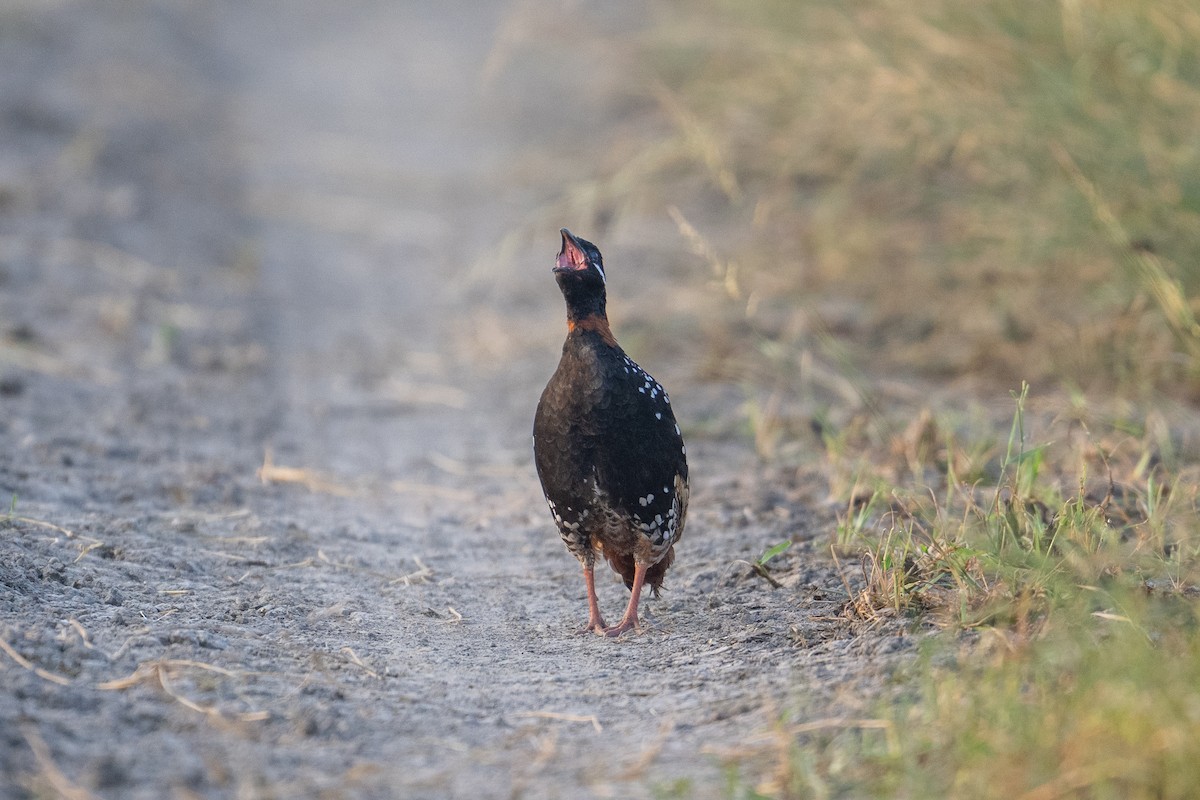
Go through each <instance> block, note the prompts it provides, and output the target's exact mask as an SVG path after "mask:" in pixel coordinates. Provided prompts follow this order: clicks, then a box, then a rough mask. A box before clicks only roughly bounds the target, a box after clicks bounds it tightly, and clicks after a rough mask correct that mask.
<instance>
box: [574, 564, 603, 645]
mask: <svg viewBox="0 0 1200 800" xmlns="http://www.w3.org/2000/svg"><path fill="white" fill-rule="evenodd" d="M583 582H584V583H585V584H586V585H587V596H588V621H587V627H586V628H584V629H583V630H581V631H580V633H587V632H589V631H595V632H596V633H604V631H605V630H606V627H607V626H605V624H604V617H602V616H600V603H599V602H598V601H597V600H596V576H595V575H594V574H593V571H592V565H591V564H584V565H583Z"/></svg>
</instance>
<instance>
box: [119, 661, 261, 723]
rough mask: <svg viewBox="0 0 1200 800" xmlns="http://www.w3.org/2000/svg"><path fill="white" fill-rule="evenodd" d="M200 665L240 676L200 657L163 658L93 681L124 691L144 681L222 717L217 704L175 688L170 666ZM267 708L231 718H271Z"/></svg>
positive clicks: (197, 709)
mask: <svg viewBox="0 0 1200 800" xmlns="http://www.w3.org/2000/svg"><path fill="white" fill-rule="evenodd" d="M185 668H186V669H200V670H204V671H206V672H214V673H216V674H218V675H223V676H225V677H228V678H236V677H240V673H237V672H234V671H233V670H228V669H225V668H224V667H218V666H216V665H215V664H206V663H204V662H203V661H191V660H189V659H164V660H162V661H153V662H147V663H144V664H139V665H138V668H137V669H136V670H134V671H133V673H132V674H130V675H128V676H126V677H124V678H117V679H116V680H111V681H105V682H104V683H100V684H97V685H96V688H97V689H99V690H101V691H123V690H125V689H131V688H133V687H134V686H138V685H141V684H144V683H148V684H150V685H157V686H158V688H159V689H161V690H162V691H163V693H164V694H166V695H167V696H168V697H170V698H171V699H172V700H174V701H175V702H177V703H179V704H180V705H182V706H183V707H185V708H188V709H190V710H192V711H195V712H197V713H200V714H204V715H206V716H209V717H212V718H214V719H220V720H224V719H226V718H227V715H226V714H225V713H223V712H222V711H221V710H220V709H218V708H217V707H216V706H209V705H204V704H202V703H198V702H196V701H195V700H192V699H191V698H189V697H186V696H185V695H183V694H181V693H180V692H178V691H176V689H175V687H174V685H173V683H172V677H171V674H170V673H171V670H172V669H185ZM270 716H271V715H270V712H268V711H245V712H241V713H238V714H234V715H233V718H234V719H236V720H238V721H241V722H260V721H262V720H265V719H269V718H270Z"/></svg>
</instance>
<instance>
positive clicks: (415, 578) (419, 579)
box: [388, 556, 433, 586]
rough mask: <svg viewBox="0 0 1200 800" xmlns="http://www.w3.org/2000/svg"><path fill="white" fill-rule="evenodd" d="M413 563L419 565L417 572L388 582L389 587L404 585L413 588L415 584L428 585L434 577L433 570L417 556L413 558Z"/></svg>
mask: <svg viewBox="0 0 1200 800" xmlns="http://www.w3.org/2000/svg"><path fill="white" fill-rule="evenodd" d="M413 561H414V562H416V565H417V570H416V571H415V572H410V573H408V574H406V575H401V576H400V577H399V578H393V579H392V580H390V581H388V585H389V586H394V585H395V584H397V583H403V584H404V585H405V586H411V585H413V584H414V583H428V582H429V579H430V578H431V577H433V570H431V569H430V568H429V567H427V566H425V563H424V562H423V561H421V559H420V558H418V557H417V556H413Z"/></svg>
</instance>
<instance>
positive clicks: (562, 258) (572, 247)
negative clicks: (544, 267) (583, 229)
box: [554, 228, 588, 272]
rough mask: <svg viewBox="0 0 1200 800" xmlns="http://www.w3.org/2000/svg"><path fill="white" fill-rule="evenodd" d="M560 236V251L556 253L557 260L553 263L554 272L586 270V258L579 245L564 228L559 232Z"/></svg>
mask: <svg viewBox="0 0 1200 800" xmlns="http://www.w3.org/2000/svg"><path fill="white" fill-rule="evenodd" d="M559 233H561V234H562V250H560V251H558V260H557V261H555V262H554V271H555V272H573V271H577V270H581V269H587V265H588V264H587V256H585V255H584V254H583V250H582V249H581V248H580V247H579V243H578V242H577V241H576V240H575V237H574V236H572V235H571V232H570V231H569V230H567V229H566V228H563V229H562V230H560V231H559Z"/></svg>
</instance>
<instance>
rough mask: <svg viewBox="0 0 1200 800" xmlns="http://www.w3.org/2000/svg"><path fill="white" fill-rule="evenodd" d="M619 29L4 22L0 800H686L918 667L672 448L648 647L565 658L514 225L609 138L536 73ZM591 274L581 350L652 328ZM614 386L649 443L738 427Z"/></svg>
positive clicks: (688, 377) (226, 11)
mask: <svg viewBox="0 0 1200 800" xmlns="http://www.w3.org/2000/svg"><path fill="white" fill-rule="evenodd" d="M410 5H411V6H412V7H411V8H410V7H408V6H410ZM637 8H638V6H637V5H636V4H630V5H628V6H627V7H620V6H617V7H612V8H610V9H609V10H608V11H607V12H605V14H604V15H602V16H601V15H596V14H595V13H585V12H584V11H583V10H582V9H579V8H576V9H574V10H571V9H568V12H569V14H568V16H566V17H564V16H563V11H562V6H561V5H556V4H550V3H547V4H544V5H539V4H537V3H524V4H517V5H512V4H507V3H487V4H479V3H465V2H462V3H458V2H451V3H431V4H386V3H369V2H352V3H347V4H342V5H339V6H338V9H337V11H336V12H332V11H330V7H329V6H328V4H321V3H315V2H312V3H307V2H306V3H282V2H259V3H252V4H249V5H248V6H247V5H245V4H235V3H228V4H226V3H212V4H194V5H193V4H186V3H172V2H162V3H143V2H133V3H113V4H83V3H75V2H69V0H68V1H65V2H59V3H54V4H49V5H46V4H34V3H28V4H26V3H20V2H18V3H8V4H4V5H0V138H2V140H3V145H2V146H0V336H2V338H0V492H2V493H3V494H2V497H3V500H4V501H5V505H6V506H7V505H9V501H10V498H11V504H12V512H11V514H9V515H8V516H7V517H0V639H2V641H0V649H2V650H3V652H0V686H2V688H0V796H4V797H17V798H21V797H42V796H54V795H55V794H56V793H57V795H59V796H69V797H88V796H97V797H105V798H160V797H181V798H182V797H239V798H240V797H317V796H320V797H446V796H464V797H465V796H470V797H566V796H572V797H578V796H623V797H628V796H633V797H638V796H654V795H655V794H663V793H670V792H672V791H681V792H683V793H684V794H685V795H686V796H720V795H721V790H722V780H721V775H722V766H721V758H720V757H721V754H722V753H727V752H730V751H732V750H735V749H738V748H746V747H751V748H753V747H754V746H756V743H757V745H761V744H762V743H763V742H764V741H766V739H764V738H763V737H764V735H766V736H768V737H769V731H770V729H771V726H772V725H774V724H775V723H776V722H777V721H778V720H779V718H780V716H781V715H783V714H785V713H786V712H787V711H788V710H789V709H796V708H800V709H802V712H803V713H805V714H807V715H809V716H821V715H836V714H839V713H848V712H852V711H853V710H854V709H855V703H856V700H855V697H856V692H857V690H858V689H859V688H862V687H868V686H871V685H873V684H876V683H877V682H878V681H879V680H880V676H881V675H882V674H884V673H885V672H886V670H887V669H888V668H889V667H890V666H891V665H893V664H894V663H895V662H896V659H897V658H898V657H899V656H900V655H901V654H903V653H905V652H908V651H909V650H910V648H909V646H908V639H906V638H903V637H897V636H896V635H895V632H892V633H890V634H884V633H883V632H881V631H879V630H872V631H866V632H864V631H861V630H858V631H856V630H855V629H854V627H853V626H851V625H849V624H848V623H847V621H846V619H845V618H844V617H843V616H842V614H841V609H842V605H843V603H844V598H845V595H844V591H843V590H842V588H841V587H842V582H841V579H840V578H839V577H838V575H837V573H836V571H835V569H834V568H833V565H832V564H831V563H830V562H829V561H827V560H826V559H825V558H823V557H822V556H820V551H821V550H822V549H823V547H824V544H825V543H827V542H828V537H829V528H828V526H829V514H828V513H827V512H825V511H823V510H820V509H814V508H813V506H812V505H811V503H809V502H806V501H805V498H809V497H811V496H813V493H812V492H811V491H810V489H811V487H803V486H796V485H794V481H795V478H794V476H789V475H788V474H787V473H785V472H783V471H777V470H776V471H772V470H768V469H766V468H764V467H763V466H761V465H760V464H759V463H758V462H757V461H756V460H755V458H754V455H753V453H752V452H751V450H750V448H749V446H748V445H747V444H746V443H745V442H744V441H740V440H729V439H721V438H712V437H704V436H702V435H699V434H695V435H693V436H691V438H690V440H689V456H690V458H691V462H692V473H693V476H694V486H693V500H692V508H691V511H690V512H689V528H688V530H687V532H686V534H685V538H684V540H683V541H682V543H681V544H680V546H679V547H678V561H677V565H676V567H675V568H674V569H673V570H672V571H671V573H670V575H669V576H668V580H667V586H666V591H665V592H664V595H663V597H662V598H661V599H660V600H656V601H650V602H648V603H647V605H646V618H647V620H646V621H647V624H646V627H645V630H644V631H643V632H642V633H641V634H640V635H631V636H626V637H623V638H622V639H621V640H619V641H607V640H603V639H600V638H597V637H592V636H580V635H576V634H575V633H574V631H575V630H576V629H577V628H578V627H579V626H580V624H581V623H582V622H583V621H584V619H585V618H586V607H585V603H584V593H583V583H582V579H581V577H580V575H579V570H578V566H577V564H576V563H575V562H574V560H573V559H571V558H570V556H569V555H568V554H567V553H566V551H565V549H564V548H563V547H562V545H561V543H560V541H559V538H558V536H557V533H556V532H555V531H554V529H553V526H552V524H551V521H550V518H549V514H548V512H547V511H546V509H545V508H544V504H543V501H542V499H541V495H540V491H539V489H538V487H537V481H536V477H535V475H534V471H533V467H532V458H531V453H530V446H529V431H530V426H531V420H532V412H533V408H534V405H535V403H536V400H537V396H538V394H539V392H540V390H541V387H542V385H543V384H544V382H545V380H546V378H547V377H548V376H549V374H550V372H551V371H552V370H553V368H554V364H555V362H556V360H557V357H558V349H559V345H560V342H561V337H562V335H563V325H562V321H561V315H562V309H561V298H560V297H559V296H558V292H557V289H556V288H555V286H554V283H553V280H552V278H551V276H550V274H549V267H550V266H551V264H552V260H553V254H554V252H555V250H556V248H557V241H558V240H557V233H556V230H557V225H560V224H562V225H569V226H572V227H575V223H574V222H573V221H572V220H553V221H547V224H546V225H545V227H544V230H542V229H541V227H540V222H541V221H540V220H537V219H536V216H535V214H534V212H533V211H532V210H533V209H537V208H539V207H541V206H543V205H544V204H545V203H546V202H547V201H548V200H549V199H552V198H554V197H556V196H558V195H560V194H561V193H562V192H563V191H564V185H566V184H568V183H569V182H570V181H571V180H572V174H571V173H572V170H573V169H574V166H573V165H578V164H579V163H580V159H584V160H585V163H586V158H587V157H588V153H589V152H591V151H594V150H595V149H596V148H603V147H604V146H605V145H606V137H607V136H609V135H611V134H610V126H609V125H608V122H609V121H610V120H611V119H612V117H613V116H614V115H619V114H620V113H621V108H622V105H621V104H622V103H623V102H625V101H624V99H623V98H622V97H621V93H620V92H619V91H618V90H617V87H619V86H620V85H621V82H622V80H623V76H622V75H621V74H620V72H619V69H620V67H619V65H615V64H613V63H609V62H607V61H606V60H605V59H604V57H603V56H604V54H603V52H600V51H597V50H596V49H595V48H587V47H579V46H576V45H575V44H574V43H573V41H572V37H584V38H586V36H587V35H588V32H589V31H596V32H603V33H609V34H611V33H613V32H614V31H616V32H622V31H630V32H636V30H637V29H638V27H639V26H640V25H643V24H644V22H645V21H644V20H642V19H641V18H640V17H639V12H638V10H637ZM556 15H557V16H556ZM530 20H538V24H539V25H541V26H543V29H545V28H546V27H547V26H548V29H550V30H558V31H559V32H560V33H561V34H562V35H561V36H559V37H548V38H547V39H545V40H531V39H528V38H526V39H522V38H521V37H520V36H519V35H517V34H516V33H515V32H519V31H520V30H521V29H522V28H521V26H522V25H524V24H528V23H529V21H530ZM555 26H557V28H556V27H555ZM533 223H537V224H533ZM656 224H657V225H659V226H660V227H661V223H655V222H654V221H647V223H646V228H647V230H655V229H656V228H655V225H656ZM521 230H530V231H531V233H530V234H529V235H527V236H516V237H508V238H507V239H506V235H508V234H510V233H511V232H513V231H521ZM580 233H582V234H583V235H588V234H589V233H592V232H591V231H586V230H581V231H580ZM597 238H598V239H599V240H600V245H601V247H602V248H603V249H605V253H606V262H607V264H608V267H609V273H610V282H612V283H613V284H614V298H613V300H612V303H613V305H614V306H618V307H619V304H620V303H621V302H622V298H630V299H631V302H632V298H633V296H634V295H635V294H636V293H638V292H652V291H653V292H666V291H669V290H670V285H669V282H668V280H669V276H668V275H666V274H665V273H663V272H662V271H661V270H657V271H656V268H655V266H654V265H655V263H656V259H655V254H656V246H655V245H653V244H649V245H647V246H645V247H644V248H640V249H639V248H637V247H632V246H625V247H624V250H623V251H622V247H621V246H619V245H618V246H617V247H615V248H608V247H606V246H605V243H604V240H603V238H602V237H599V236H597ZM670 246H677V244H674V243H671V242H666V243H665V244H660V245H658V246H657V247H658V249H659V250H660V251H661V250H664V249H667V248H668V247H670ZM634 256H637V257H639V258H644V263H641V264H639V265H638V266H637V267H636V268H634V266H633V265H632V264H630V263H629V262H630V261H631V260H632V259H633V257H634ZM623 258H624V259H625V260H624V261H623V260H622V259H623ZM627 264H629V265H628V266H627ZM618 287H620V288H618ZM618 313H619V312H618ZM616 322H617V334H618V337H620V335H621V329H620V324H619V323H620V319H617V320H616ZM680 347H681V348H682V349H685V350H686V347H687V345H686V343H684V344H681V345H680ZM634 355H635V356H638V355H639V354H638V353H636V352H635V353H634ZM643 363H644V364H645V366H646V367H647V368H648V369H650V370H651V371H652V372H654V373H655V374H656V376H658V377H659V378H660V379H661V380H663V382H664V383H665V384H666V385H667V386H668V387H669V388H670V389H671V392H672V398H673V400H674V402H675V405H676V406H677V408H678V409H679V413H680V415H681V419H682V420H683V422H684V426H685V429H686V428H687V427H688V425H687V422H688V420H687V417H688V413H689V404H691V405H692V407H693V408H699V407H701V406H704V405H706V404H708V405H711V404H713V403H721V402H731V401H728V400H723V399H722V398H724V397H726V396H727V394H728V393H724V392H722V389H721V387H713V386H705V385H701V384H699V383H697V382H696V381H695V380H694V377H693V375H692V374H690V372H691V371H690V370H689V369H688V368H687V366H686V362H684V363H681V364H672V363H657V364H656V363H654V362H653V360H651V359H643ZM685 433H687V431H686V430H685ZM264 463H265V466H264ZM788 537H792V538H795V539H796V540H797V541H798V542H799V544H797V545H796V546H794V547H792V548H791V550H789V551H788V552H787V553H785V554H783V555H781V556H779V557H778V558H777V559H776V560H774V561H772V562H771V563H772V567H773V574H774V577H775V578H776V579H777V581H778V582H779V583H780V584H781V586H780V587H779V588H773V587H772V586H771V585H770V584H768V583H767V582H766V581H764V580H763V579H762V578H760V577H758V576H756V575H755V574H754V573H753V572H752V571H751V570H750V569H749V568H748V566H747V565H746V564H745V562H746V561H748V560H753V559H754V558H756V557H757V556H758V555H759V554H761V553H762V552H763V551H764V550H765V549H766V548H768V547H770V546H771V545H773V544H775V543H776V542H779V541H781V540H783V539H785V538H788ZM601 584H602V585H601V587H600V593H601V602H602V605H603V607H604V608H605V609H606V610H607V611H608V613H609V614H610V615H613V614H616V613H618V612H619V610H620V609H621V608H622V607H623V604H624V602H625V599H626V597H627V593H626V592H625V590H624V588H623V587H622V586H620V584H619V583H618V582H617V580H616V579H615V577H613V576H609V575H605V576H604V579H603V580H602V581H601ZM681 780H682V781H687V783H679V781H681Z"/></svg>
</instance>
